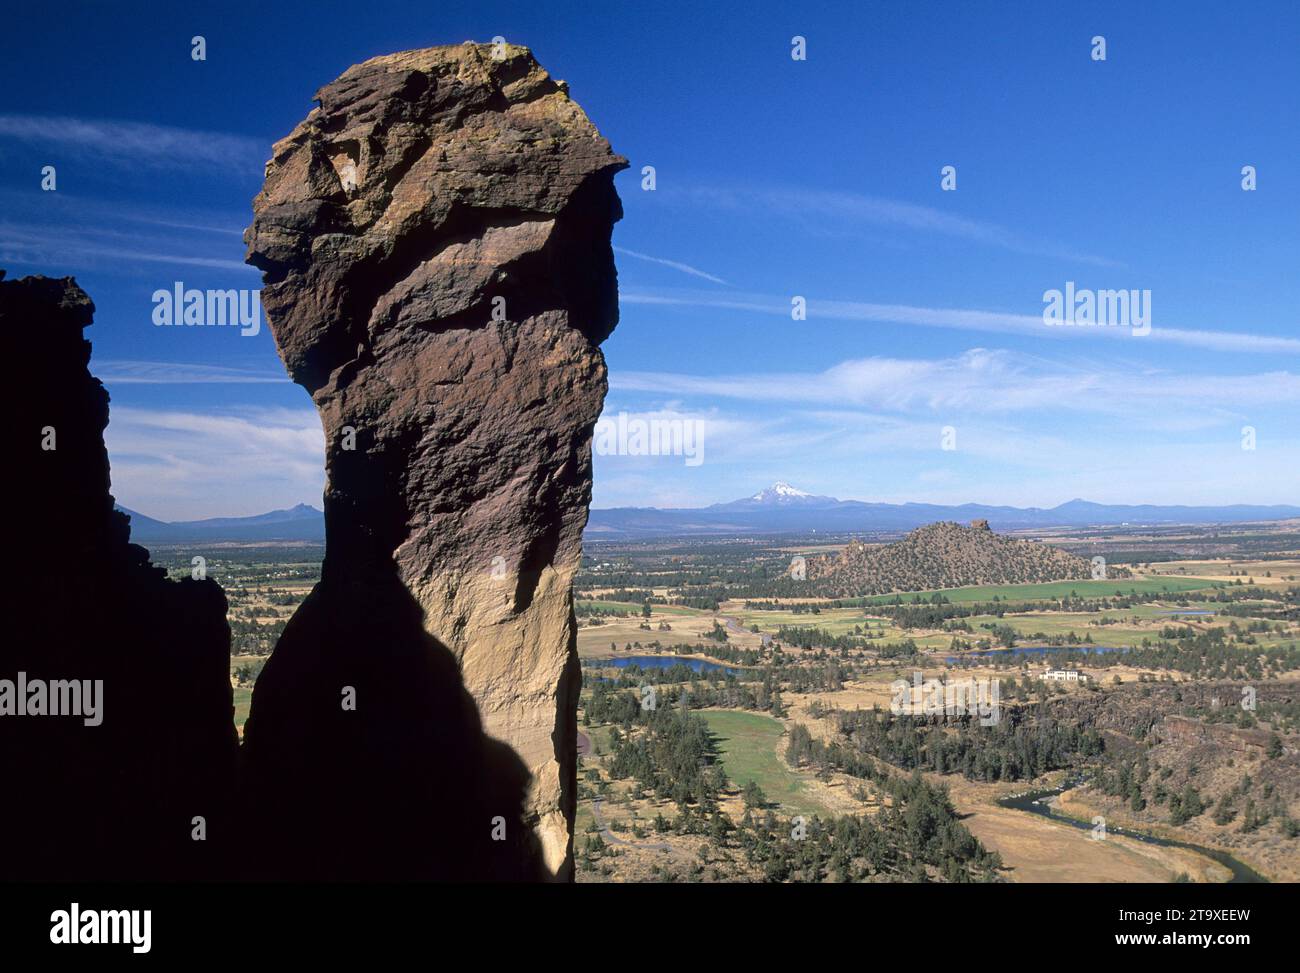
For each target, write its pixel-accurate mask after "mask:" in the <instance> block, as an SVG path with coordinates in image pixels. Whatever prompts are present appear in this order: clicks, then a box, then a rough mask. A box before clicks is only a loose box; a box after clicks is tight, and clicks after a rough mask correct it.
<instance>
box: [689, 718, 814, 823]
mask: <svg viewBox="0 0 1300 973" xmlns="http://www.w3.org/2000/svg"><path fill="white" fill-rule="evenodd" d="M700 715H701V716H703V717H704V718H705V720H707V721H708V724H709V729H711V730H712V731H713V733H714V737H715V739H714V743H715V744H716V745H717V748H718V752H719V753H720V754H721V756H722V769H723V770H725V771H726V772H727V777H729V778H730V779H731V782H732V784H733V785H735V786H736V787H737V788H743V787H744V786H745V785H746V784H747V783H749V782H750V781H751V780H752V781H754V782H755V783H757V784H758V786H759V787H761V788H762V789H763V793H764V794H766V795H767V799H768V800H769V801H771V802H774V803H778V804H780V805H781V807H782V808H783V809H784V810H785V811H786V812H793V813H797V814H806V815H812V814H818V815H821V816H822V817H826V816H827V814H828V812H827V810H826V808H825V807H823V806H822V805H821V804H820V803H819V802H818V801H817V800H815V799H814V798H812V797H811V796H810V795H809V794H808V793H807V791H806V789H805V787H804V783H803V781H801V780H800V779H799V777H798V776H797V775H796V774H795V773H794V772H793V771H791V770H790V768H789V767H788V766H786V763H785V761H784V760H783V759H782V758H780V757H778V756H777V748H778V747H779V746H783V744H782V743H781V736H782V734H783V733H784V732H785V728H784V727H782V725H781V724H780V723H778V722H777V721H776V720H774V719H772V718H771V717H770V716H762V715H760V714H758V713H737V712H732V711H730V710H704V711H702V712H701V713H700Z"/></svg>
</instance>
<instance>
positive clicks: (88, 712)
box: [0, 271, 238, 881]
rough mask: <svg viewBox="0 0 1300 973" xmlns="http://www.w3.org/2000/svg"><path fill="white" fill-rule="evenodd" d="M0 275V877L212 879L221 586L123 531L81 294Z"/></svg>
mask: <svg viewBox="0 0 1300 973" xmlns="http://www.w3.org/2000/svg"><path fill="white" fill-rule="evenodd" d="M3 278H4V273H3V271H0V333H3V335H4V338H5V341H6V348H7V350H8V352H9V354H10V356H11V359H12V361H14V362H15V363H17V364H18V366H19V367H20V368H21V371H22V376H21V378H17V379H14V380H12V381H7V382H4V383H0V389H2V390H3V392H2V393H0V394H2V395H3V402H4V415H5V416H6V417H7V418H8V420H10V421H11V422H12V423H13V430H14V436H15V440H16V441H15V443H14V449H15V451H16V452H17V455H18V460H17V463H16V464H15V467H14V470H13V472H12V475H11V476H6V477H5V488H4V489H5V499H6V502H5V510H6V511H8V514H9V517H8V524H7V525H6V539H7V541H8V543H7V545H6V547H7V550H8V552H9V557H8V560H9V566H10V571H9V572H7V579H6V582H5V584H4V586H3V591H4V598H5V612H4V617H5V625H6V628H7V631H6V634H5V639H4V642H3V645H2V646H0V680H3V683H0V768H3V771H4V775H5V784H4V795H3V799H0V834H3V835H4V841H5V852H4V854H3V855H0V879H6V880H8V879H39V880H43V881H50V880H56V879H65V880H87V879H115V880H122V879H196V878H219V877H223V876H226V875H228V874H229V872H228V870H227V864H228V858H227V857H226V855H225V854H224V851H223V849H224V848H225V847H227V845H226V841H227V839H228V837H229V825H230V820H229V812H230V807H231V795H232V794H233V793H234V790H235V772H236V760H237V753H238V751H237V746H238V743H237V738H236V735H235V727H234V721H233V716H232V701H231V689H230V629H229V627H228V626H227V624H226V598H225V595H224V594H223V593H222V591H221V588H220V587H218V586H217V584H216V583H215V582H213V581H211V580H193V579H191V578H186V579H184V580H182V581H179V582H176V581H169V580H167V578H166V574H165V572H164V570H163V569H162V568H159V567H156V566H154V565H151V564H150V563H149V552H148V551H146V550H144V549H143V548H141V547H138V546H136V545H135V544H131V543H129V541H128V531H129V528H128V523H127V517H126V515H125V514H123V513H121V512H119V511H116V510H114V508H113V497H112V496H111V495H110V494H109V464H108V453H107V451H106V450H105V448H104V429H105V427H106V426H107V425H108V418H109V416H108V392H107V391H106V390H105V389H104V386H103V385H102V384H101V383H100V382H99V381H98V380H97V379H96V378H95V377H94V376H93V375H91V373H90V371H89V368H88V362H89V360H90V342H89V341H87V340H86V339H85V337H84V336H83V334H82V332H83V330H84V329H85V328H86V327H88V326H89V325H90V324H91V319H92V316H93V313H94V305H93V304H91V302H90V298H89V297H87V295H86V293H85V292H84V291H83V290H82V289H81V288H80V287H78V286H77V284H76V282H75V281H73V280H72V279H71V278H63V279H54V278H47V277H24V278H21V279H18V280H4V279H3ZM24 683H25V684H26V689H27V691H26V692H22V691H21V690H20V687H21V686H23V684H24ZM19 696H21V697H22V700H21V703H20V702H19V700H18V697H19ZM56 697H57V700H58V701H57V702H56ZM56 708H57V709H58V712H55V709H56ZM38 710H39V712H38ZM68 710H78V711H79V712H80V713H81V714H82V715H80V716H78V715H76V712H72V713H71V714H69V713H67V712H66V711H68ZM92 710H93V712H92Z"/></svg>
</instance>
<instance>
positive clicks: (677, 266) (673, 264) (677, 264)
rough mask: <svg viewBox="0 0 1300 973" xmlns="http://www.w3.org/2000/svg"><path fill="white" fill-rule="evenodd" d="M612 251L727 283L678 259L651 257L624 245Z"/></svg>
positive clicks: (714, 281) (716, 281)
mask: <svg viewBox="0 0 1300 973" xmlns="http://www.w3.org/2000/svg"><path fill="white" fill-rule="evenodd" d="M614 252H615V253H621V254H623V255H624V256H626V257H635V258H636V259H637V260H645V261H647V262H649V263H652V264H660V265H661V266H664V267H671V268H672V269H673V270H680V271H681V272H682V273H683V274H690V275H691V276H692V277H703V278H704V279H705V280H709V281H712V282H713V283H715V284H726V283H727V282H726V281H725V280H723V279H722V278H721V277H715V276H714V275H713V274H708V273H705V272H704V271H703V270H700V269H699V268H698V267H692V266H691V265H690V264H684V263H682V262H681V261H679V260H667V259H665V258H663V257H652V256H650V255H649V254H648V253H638V252H637V251H635V250H628V249H627V248H626V247H615V248H614Z"/></svg>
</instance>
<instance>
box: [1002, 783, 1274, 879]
mask: <svg viewBox="0 0 1300 973" xmlns="http://www.w3.org/2000/svg"><path fill="white" fill-rule="evenodd" d="M1078 784H1079V781H1077V780H1074V781H1069V782H1067V783H1066V784H1063V785H1062V786H1060V787H1055V788H1052V789H1050V790H1041V791H1028V792H1026V793H1024V794H1019V795H1016V796H1014V797H1004V798H1002V800H1000V801H998V806H999V807H1009V808H1014V809H1015V810H1017V811H1028V812H1029V813H1030V814H1040V815H1042V816H1043V817H1048V818H1051V819H1052V820H1053V821H1057V822H1059V823H1061V824H1068V825H1070V826H1071V827H1074V828H1079V829H1080V830H1083V831H1091V830H1092V825H1091V824H1089V823H1088V822H1086V821H1078V820H1076V819H1074V818H1072V817H1069V816H1067V815H1064V814H1057V813H1055V811H1054V810H1053V809H1052V807H1051V806H1050V805H1048V804H1046V803H1043V802H1044V799H1046V798H1050V797H1053V796H1054V795H1057V794H1060V793H1061V792H1062V791H1064V790H1065V789H1066V788H1067V787H1074V786H1077V785H1078ZM1111 830H1113V831H1114V832H1115V833H1116V834H1120V835H1123V836H1124V837H1125V838H1132V839H1133V840H1134V841H1144V842H1146V843H1147V844H1149V845H1164V846H1166V847H1171V848H1186V849H1187V850H1188V851H1194V852H1196V853H1197V854H1200V855H1204V856H1205V857H1206V858H1211V859H1213V860H1214V861H1216V862H1218V863H1219V864H1220V865H1222V866H1223V867H1224V868H1226V869H1228V871H1230V872H1232V878H1230V879H1229V880H1228V881H1229V883H1233V882H1240V883H1253V882H1267V881H1268V879H1266V878H1265V877H1264V876H1263V875H1261V874H1259V872H1257V871H1255V870H1254V869H1253V868H1251V867H1250V866H1249V865H1244V864H1242V863H1241V862H1239V861H1237V859H1235V858H1233V857H1232V856H1231V855H1229V854H1227V853H1226V852H1222V851H1219V850H1217V849H1215V848H1204V847H1202V846H1201V845H1193V844H1188V843H1187V842H1185V841H1174V840H1173V839H1172V838H1157V837H1155V835H1149V834H1143V833H1141V832H1139V831H1130V830H1128V829H1127V828H1123V829H1121V828H1113V829H1111Z"/></svg>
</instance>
